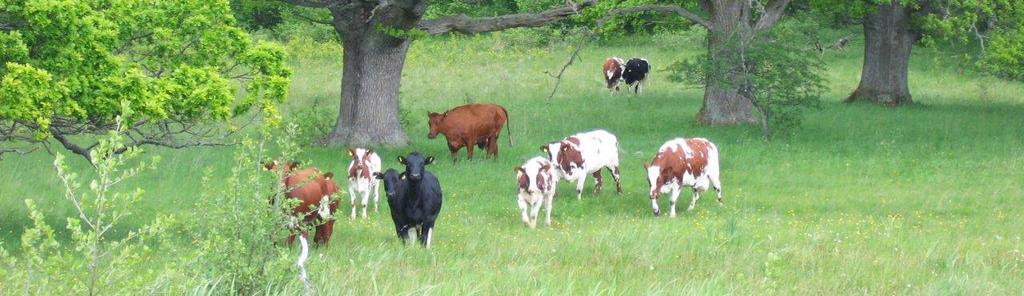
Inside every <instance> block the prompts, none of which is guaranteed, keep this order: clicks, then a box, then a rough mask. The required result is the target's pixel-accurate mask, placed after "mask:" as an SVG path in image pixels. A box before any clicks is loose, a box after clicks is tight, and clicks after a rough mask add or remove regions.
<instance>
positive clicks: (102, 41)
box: [0, 0, 291, 159]
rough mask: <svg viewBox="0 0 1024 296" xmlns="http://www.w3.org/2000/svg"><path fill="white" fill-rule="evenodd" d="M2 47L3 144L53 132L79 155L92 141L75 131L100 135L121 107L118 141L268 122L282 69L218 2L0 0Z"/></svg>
mask: <svg viewBox="0 0 1024 296" xmlns="http://www.w3.org/2000/svg"><path fill="white" fill-rule="evenodd" d="M0 44H2V48H3V51H2V52H0V105H2V106H4V108H2V109H0V145H3V146H0V149H2V150H0V151H7V152H9V151H13V150H15V149H17V147H19V145H22V144H24V143H28V144H29V145H43V146H45V147H47V148H49V147H50V143H51V141H50V139H51V138H52V139H54V140H56V141H57V142H58V143H59V144H60V145H61V146H62V147H64V148H66V149H68V150H70V151H71V152H73V153H76V154H79V155H81V156H83V157H85V158H86V159H88V158H89V156H88V150H89V149H90V148H92V147H94V146H95V145H96V143H95V142H89V141H90V140H89V139H84V138H75V137H73V136H76V135H83V134H86V135H100V134H106V132H107V131H109V130H111V129H113V128H114V127H115V122H114V120H115V118H116V117H117V116H118V115H121V114H122V112H123V111H124V110H125V108H126V107H128V108H131V110H132V112H131V114H132V115H131V116H130V117H129V118H125V120H126V121H127V122H126V123H127V125H128V126H129V128H128V130H126V136H127V137H128V139H129V141H128V143H127V145H126V146H127V147H133V146H138V145H147V144H148V145H161V146H168V147H185V146H194V145H215V144H220V143H222V141H221V140H222V138H223V136H225V135H226V134H230V133H233V132H234V131H235V130H236V129H234V128H231V127H225V126H223V125H214V124H211V123H215V122H228V121H230V120H231V119H233V118H236V117H239V116H242V115H245V114H250V115H252V116H255V114H263V115H266V116H269V117H270V118H276V116H277V115H276V111H275V110H276V109H275V105H276V103H278V102H281V101H282V100H284V98H285V95H286V92H287V87H288V84H289V77H290V75H291V71H290V70H289V69H288V68H287V66H286V64H285V53H284V51H283V50H282V49H281V48H279V47H277V46H274V45H272V44H269V43H265V42H255V41H253V40H251V39H250V37H249V35H248V34H247V33H246V32H245V31H244V30H242V29H240V28H238V27H237V26H236V24H235V20H234V18H233V17H232V11H231V8H230V6H229V4H228V2H227V1H226V0H219V1H208V0H181V1H157V0H117V1H105V0H63V1H60V0H54V1H43V0H35V1H34V0H0ZM251 109H258V111H260V112H249V111H250V110H251ZM83 141H84V143H80V142H83Z"/></svg>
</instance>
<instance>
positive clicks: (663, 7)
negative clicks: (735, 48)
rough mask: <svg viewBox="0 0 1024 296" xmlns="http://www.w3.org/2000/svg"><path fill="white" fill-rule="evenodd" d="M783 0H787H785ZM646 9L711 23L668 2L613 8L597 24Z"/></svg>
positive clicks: (697, 21) (705, 24)
mask: <svg viewBox="0 0 1024 296" xmlns="http://www.w3.org/2000/svg"><path fill="white" fill-rule="evenodd" d="M785 1H789V0H785ZM647 11H651V12H657V13H664V14H676V15H678V16H681V17H683V18H686V19H688V20H690V21H692V22H694V23H696V24H698V25H701V26H703V27H704V28H706V29H711V23H710V22H708V21H707V20H705V19H704V18H703V17H701V16H699V15H697V14H696V13H693V12H691V11H689V10H686V9H685V8H682V7H680V6H677V5H668V4H644V5H639V6H634V7H627V8H618V9H614V10H612V11H609V12H608V14H607V15H605V16H604V17H602V18H601V19H598V20H597V25H598V26H599V27H600V26H602V25H604V23H607V22H608V21H609V20H611V19H612V18H613V17H616V16H620V15H624V14H630V13H637V12H647Z"/></svg>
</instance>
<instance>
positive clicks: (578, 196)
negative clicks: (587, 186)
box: [576, 174, 587, 200]
mask: <svg viewBox="0 0 1024 296" xmlns="http://www.w3.org/2000/svg"><path fill="white" fill-rule="evenodd" d="M586 180H587V174H580V179H579V180H576V200H581V199H583V184H584V181H586Z"/></svg>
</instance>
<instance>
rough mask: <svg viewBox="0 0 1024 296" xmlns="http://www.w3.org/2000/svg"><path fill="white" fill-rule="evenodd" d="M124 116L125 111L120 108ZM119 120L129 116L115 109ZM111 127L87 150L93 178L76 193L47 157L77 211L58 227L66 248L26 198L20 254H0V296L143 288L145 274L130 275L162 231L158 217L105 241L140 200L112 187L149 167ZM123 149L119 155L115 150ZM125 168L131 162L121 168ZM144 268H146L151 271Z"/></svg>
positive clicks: (59, 165)
mask: <svg viewBox="0 0 1024 296" xmlns="http://www.w3.org/2000/svg"><path fill="white" fill-rule="evenodd" d="M122 110H127V108H122ZM122 114H130V112H128V111H122ZM117 122H118V126H119V128H117V129H115V130H112V131H110V133H109V134H108V135H107V136H106V138H104V139H101V140H100V141H99V144H98V146H97V147H95V148H94V149H92V150H91V151H90V154H91V158H92V159H93V165H94V167H93V168H94V169H95V177H94V178H93V179H92V180H91V181H89V182H88V184H89V185H88V189H86V190H83V189H82V185H81V184H82V183H80V182H79V181H78V178H79V176H78V174H76V173H73V172H70V171H68V167H67V165H66V164H65V162H64V156H63V155H62V154H60V153H57V154H55V156H56V158H55V160H54V162H53V165H54V167H55V168H56V170H57V175H58V177H60V179H61V181H62V184H63V185H64V188H65V191H64V196H65V198H67V200H68V201H69V202H71V204H72V205H74V208H75V209H76V210H77V212H78V217H68V218H67V224H66V226H65V227H66V229H67V230H68V231H69V232H70V233H71V241H70V242H69V246H61V243H59V242H58V241H57V240H56V239H55V238H54V233H55V231H54V229H53V228H51V227H50V226H49V225H47V224H46V223H45V222H44V217H43V215H42V214H41V213H40V212H39V211H38V210H37V209H36V207H35V203H34V202H33V201H32V200H31V199H28V200H26V201H25V205H26V207H27V208H28V212H29V216H30V217H31V219H32V222H33V224H32V228H29V229H27V230H26V231H25V233H24V234H23V235H22V237H21V250H22V255H21V257H19V258H13V257H10V256H9V255H8V254H7V253H6V251H4V250H0V257H3V260H0V262H2V263H3V264H4V265H6V266H4V269H5V270H14V271H17V272H12V273H9V274H7V273H5V274H3V276H4V277H3V278H5V283H4V285H3V286H0V287H2V289H0V292H3V291H7V292H14V291H18V292H22V293H26V294H35V295H76V294H77V295H82V294H88V295H96V294H131V293H135V292H138V291H143V290H145V289H147V288H150V287H151V283H152V282H153V281H152V275H150V274H147V273H140V272H137V271H138V270H142V269H143V268H142V267H143V266H144V264H147V263H149V262H148V261H146V260H145V258H147V257H149V256H152V254H153V249H152V248H150V246H149V245H147V244H146V243H145V242H146V241H147V240H148V239H149V238H154V237H157V236H159V235H160V233H162V232H163V225H164V223H163V222H164V220H163V219H157V221H156V222H154V223H153V224H151V225H149V226H145V227H142V228H140V229H136V230H132V231H129V232H128V233H127V235H126V236H125V237H124V238H121V239H112V238H111V232H112V230H113V229H114V228H115V227H116V226H118V225H119V223H120V221H121V220H122V219H124V218H125V217H127V216H129V215H131V213H132V209H133V208H134V207H135V206H136V204H137V203H138V201H139V200H140V199H141V198H142V190H141V189H139V188H135V189H132V190H127V191H121V190H114V189H115V188H116V187H117V185H118V184H121V183H122V182H124V181H125V180H127V179H130V178H132V177H134V176H136V175H138V174H139V173H140V172H142V171H144V170H146V169H148V168H151V167H152V165H153V164H154V163H155V162H156V159H153V161H151V162H145V161H140V162H136V161H134V160H133V159H134V158H136V157H138V156H139V154H140V153H141V150H138V149H135V148H133V147H126V146H125V144H124V136H123V135H122V134H121V133H122V130H123V128H124V125H123V124H122V122H121V120H120V117H118V119H117ZM121 151H123V152H121ZM130 164H135V165H134V166H131V167H129V165H130ZM151 267H152V266H151ZM7 292H4V293H3V294H6V293H7Z"/></svg>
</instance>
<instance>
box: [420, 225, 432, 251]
mask: <svg viewBox="0 0 1024 296" xmlns="http://www.w3.org/2000/svg"><path fill="white" fill-rule="evenodd" d="M417 230H419V236H420V243H421V244H423V246H424V247H426V248H427V249H430V240H431V237H432V236H433V235H434V234H433V232H434V222H433V221H424V222H423V226H422V228H420V227H417Z"/></svg>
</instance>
